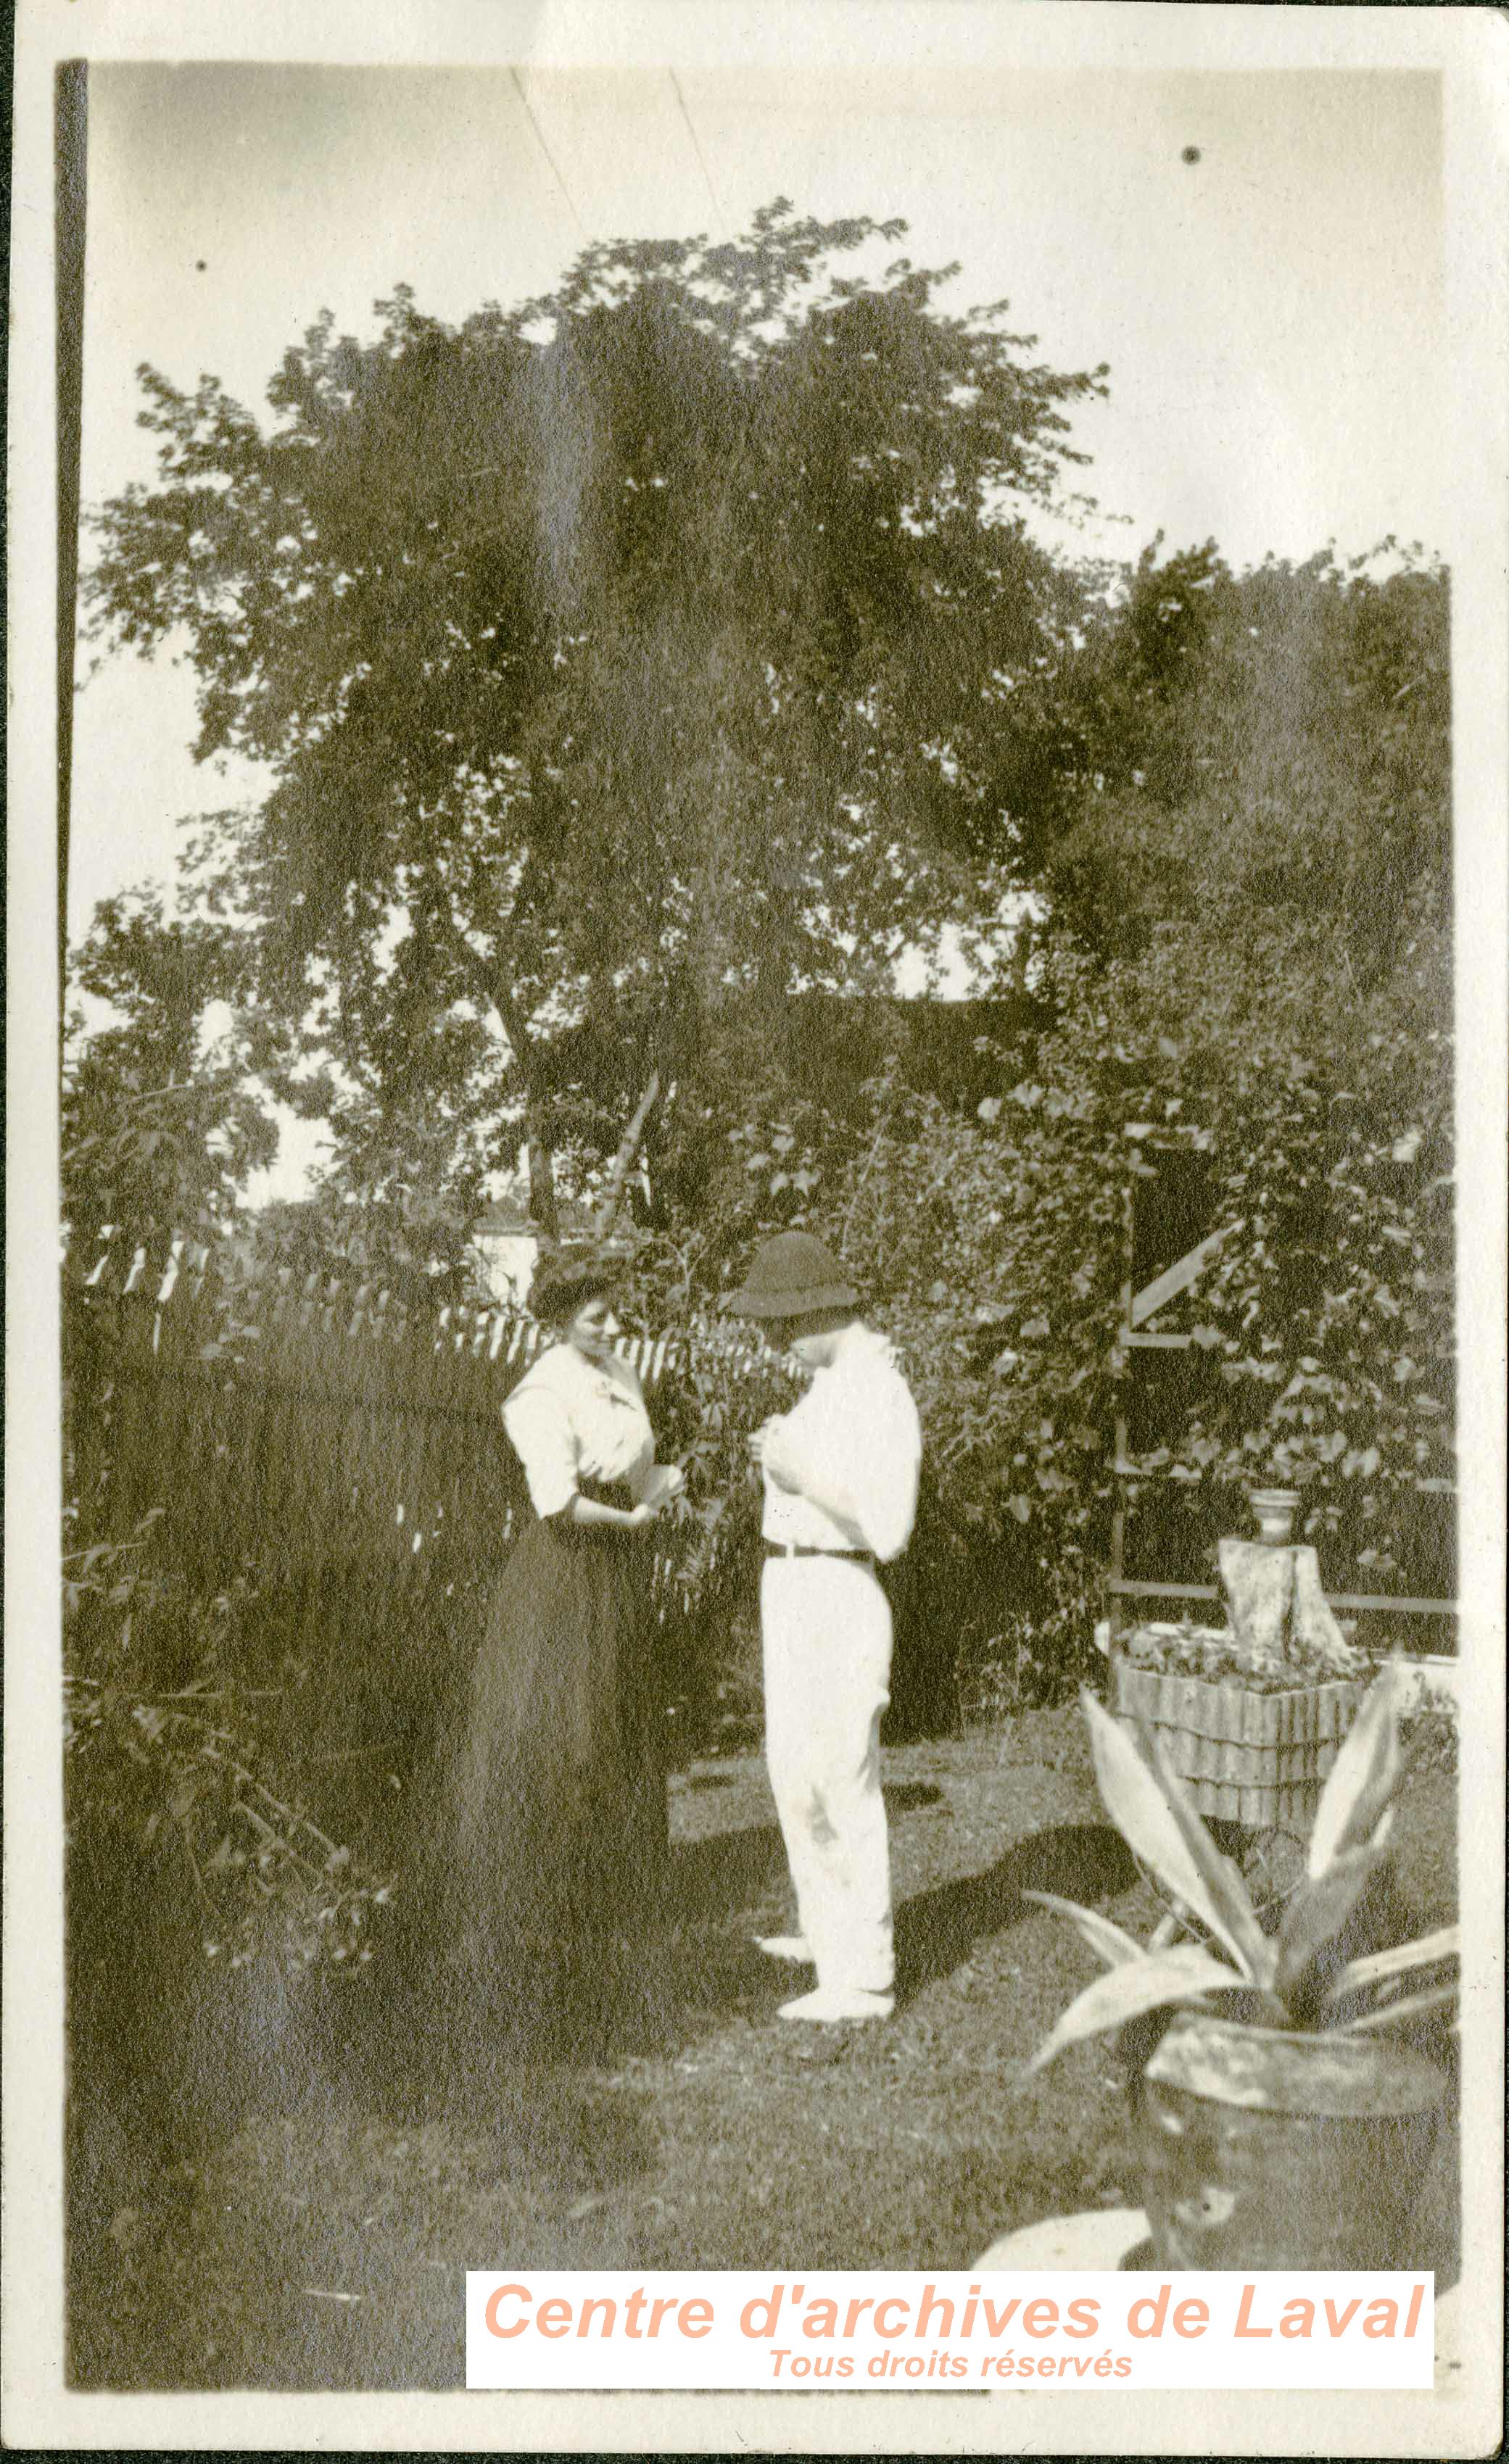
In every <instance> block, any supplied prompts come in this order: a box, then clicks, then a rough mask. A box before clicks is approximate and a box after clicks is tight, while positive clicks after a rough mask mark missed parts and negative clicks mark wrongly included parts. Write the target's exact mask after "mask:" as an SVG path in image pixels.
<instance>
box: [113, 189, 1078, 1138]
mask: <svg viewBox="0 0 1509 2464" xmlns="http://www.w3.org/2000/svg"><path fill="white" fill-rule="evenodd" d="M902 229H903V226H902V225H900V224H899V223H896V224H884V225H876V224H873V223H871V222H870V221H868V220H862V219H861V220H853V221H846V222H839V223H834V224H830V225H827V226H824V225H820V224H817V223H814V222H810V221H802V220H798V219H796V218H794V217H793V216H792V215H791V213H790V211H789V209H788V208H787V207H786V206H785V205H784V204H778V205H777V206H775V207H772V208H770V209H766V210H765V211H763V212H762V213H761V214H760V215H758V216H757V217H756V219H755V226H754V229H753V231H752V232H751V233H750V234H749V235H748V237H747V238H745V239H744V240H743V241H742V242H740V243H738V244H737V245H730V246H726V247H710V246H708V245H707V244H706V243H705V242H702V241H688V242H666V243H655V244H632V245H631V244H627V243H624V244H615V245H613V246H611V247H600V248H593V249H589V250H588V251H587V252H585V253H584V254H583V255H582V256H581V258H580V259H579V260H578V262H577V264H576V266H575V267H574V269H573V270H572V272H571V274H570V275H569V276H568V277H567V279H566V281H565V282H564V283H563V284H562V286H561V287H560V289H559V290H558V291H557V292H556V293H555V294H553V295H552V296H551V297H548V298H544V299H541V300H535V301H531V302H528V303H525V304H524V305H523V306H521V307H520V308H518V309H516V310H514V311H512V312H509V313H506V314H505V313H504V312H502V311H500V310H499V309H498V308H496V307H489V308H486V309H484V310H483V311H481V312H480V313H479V314H478V315H477V316H474V317H473V318H471V319H468V320H467V321H466V323H465V324H463V325H462V326H461V327H460V328H459V330H453V329H450V328H448V327H446V326H444V325H442V324H440V323H438V322H437V321H435V320H434V319H431V318H428V317H426V316H424V315H423V314H422V313H421V312H420V310H419V309H418V308H417V306H416V305H415V302H414V300H413V298H412V297H411V295H410V294H409V293H408V292H407V291H403V290H400V291H398V292H397V293H395V295H394V297H393V298H392V299H391V300H389V301H388V302H386V303H383V308H384V316H385V323H384V328H383V331H382V333H381V335H380V336H379V338H378V340H377V341H374V342H372V343H370V344H367V345H362V344H359V343H357V342H356V341H351V340H350V339H348V338H344V337H338V336H337V335H336V333H335V331H334V327H333V323H332V320H331V319H329V318H328V317H325V318H323V319H322V320H321V321H320V322H319V323H318V324H317V325H315V326H314V327H313V328H312V329H311V330H310V332H309V333H308V335H307V336H306V338H305V341H304V343H303V345H302V347H301V348H300V349H297V350H291V351H290V352H289V353H288V354H287V356H286V358H285V360H284V363H283V365H282V367H281V369H280V370H279V372H278V374H277V377H276V378H275V379H274V381H273V384H272V386H271V388H270V392H269V401H270V404H271V407H272V409H273V411H274V413H275V420H274V423H273V425H272V426H271V428H270V429H264V428H263V427H261V426H260V425H259V424H258V423H257V421H256V420H255V418H254V417H253V416H252V415H251V414H250V413H249V412H248V411H246V410H244V409H243V408H241V407H239V406H238V405H236V404H235V403H233V401H231V400H230V398H229V397H228V396H227V395H226V394H225V392H224V391H223V389H222V387H221V386H220V385H219V384H218V383H217V382H215V381H214V380H213V379H209V378H207V379H205V380H204V381H203V382H202V384H201V385H200V386H199V387H198V389H197V390H196V391H195V392H193V393H182V392H179V391H178V390H176V389H175V388H174V387H173V386H172V385H169V384H168V383H167V382H166V380H165V379H163V378H162V377H160V376H158V375H156V374H154V373H153V372H152V371H150V370H144V371H143V380H144V386H145V389H146V392H147V396H148V407H147V409H146V410H145V411H144V414H143V418H144V424H145V425H146V426H147V427H148V428H149V429H152V430H153V431H154V432H155V434H156V435H157V437H158V439H159V478H158V481H157V484H156V485H155V486H153V487H150V488H140V487H138V488H132V489H130V490H128V491H127V492H126V493H125V494H124V495H122V496H121V497H119V498H116V499H115V500H113V501H112V502H111V503H109V504H108V505H107V506H106V507H105V509H104V511H103V514H102V517H100V554H99V557H98V559H97V561H96V563H95V566H94V569H93V573H92V577H91V580H90V583H89V588H90V591H91V595H92V603H93V611H94V624H95V627H96V630H97V632H98V633H99V634H100V636H102V637H103V638H105V639H106V640H108V641H110V642H112V643H116V644H122V645H127V646H130V647H133V648H135V649H139V650H143V651H147V650H150V649H153V648H154V647H155V646H157V645H158V644H160V643H161V642H162V641H163V640H164V639H165V637H166V636H167V635H169V634H170V633H177V632H179V631H180V628H181V630H182V633H184V634H187V638H188V643H189V655H190V657H191V660H192V663H193V666H194V668H195V670H196V671H197V675H198V679H199V702H200V716H201V732H200V737H199V743H198V748H197V750H198V752H199V754H200V755H201V756H202V757H209V756H211V755H213V754H215V753H216V752H219V751H222V750H228V749H229V750H233V751H235V752H237V753H241V754H245V755H249V756H254V757H255V758H257V759H260V760H262V761H264V762H266V763H268V764H269V765H271V769H272V772H273V777H274V785H273V788H272V791H271V793H270V795H269V796H268V798H267V800H266V802H265V803H264V804H263V806H262V807H261V809H260V810H259V811H258V812H257V813H256V814H255V816H253V817H252V818H251V819H250V822H249V824H248V826H247V828H246V830H245V832H244V834H243V837H242V841H241V843H240V845H239V846H238V847H237V848H236V850H235V865H236V869H237V873H238V887H239V891H240V894H241V896H242V899H243V902H245V903H249V904H250V906H251V908H252V909H253V910H254V911H255V913H257V914H258V915H259V916H260V917H261V918H262V919H263V923H264V930H263V933H262V935H261V942H262V959H263V964H262V979H261V980H262V991H263V994H264V996H266V997H270V998H271V999H272V1000H273V1001H274V1003H275V1005H276V1006H277V1008H278V1009H279V1010H280V1012H281V1014H282V1015H284V1017H285V1018H287V1019H288V1020H289V1021H290V1022H295V1021H297V1022H298V1023H299V1025H300V1030H301V1031H302V1032H303V1033H304V1035H305V1036H306V1038H307V1039H308V1041H309V1042H310V1043H311V1044H314V1045H325V1046H326V1047H327V1048H330V1049H332V1050H334V1051H335V1052H336V1053H337V1054H338V1056H339V1058H340V1061H341V1063H342V1065H343V1067H344V1071H345V1072H346V1074H347V1077H348V1079H349V1080H350V1081H352V1082H354V1083H355V1084H357V1085H358V1086H359V1087H361V1088H362V1089H365V1090H366V1096H367V1098H368V1099H369V1100H370V1101H372V1102H375V1103H376V1104H377V1105H378V1106H379V1107H380V1108H381V1109H382V1110H383V1111H385V1112H389V1113H392V1114H393V1115H394V1116H395V1117H396V1115H397V1114H399V1113H401V1112H402V1111H405V1110H406V1109H407V1110H409V1111H416V1110H417V1111H424V1112H426V1113H427V1114H429V1115H430V1116H432V1117H433V1111H434V1108H435V1107H437V1106H438V1107H440V1108H442V1110H445V1111H448V1112H450V1113H452V1114H454V1115H455V1119H456V1120H457V1122H458V1123H459V1122H461V1121H462V1120H463V1118H467V1117H471V1118H474V1119H475V1118H478V1117H480V1116H481V1115H483V1114H490V1115H492V1116H493V1117H495V1118H496V1116H497V1115H498V1114H499V1111H500V1110H506V1108H507V1107H508V1106H509V1104H510V1103H518V1102H524V1103H526V1104H527V1105H528V1106H529V1107H530V1109H531V1111H532V1114H533V1117H534V1122H535V1126H536V1128H537V1130H539V1131H540V1132H541V1133H543V1134H544V1135H545V1137H546V1138H547V1139H548V1140H549V1141H550V1142H552V1143H553V1142H554V1139H555V1137H556V1135H557V1133H558V1125H556V1124H555V1123H554V1122H553V1121H552V1118H551V1105H552V1102H553V1100H554V1097H555V1093H556V1092H558V1091H559V1089H558V1088H557V1087H553V1081H556V1080H558V1078H559V1071H558V1070H553V1069H552V1066H551V1060H550V1047H551V1043H552V1039H553V1038H555V1037H556V1036H558V1035H559V1033H560V1032H561V1030H563V1029H564V1028H565V1027H566V1026H568V1025H569V1026H575V1027H576V1028H577V1029H578V1030H580V1029H581V1028H582V1027H583V1026H584V1025H585V1026H587V1027H588V1028H589V1029H590V1030H591V1035H592V1039H593V1041H594V1045H595V1048H596V1050H597V1051H598V1053H599V1055H600V1056H603V1057H602V1058H600V1060H599V1064H598V1083H597V1085H596V1086H595V1088H593V1089H591V1090H590V1091H591V1092H592V1094H593V1095H594V1096H595V1097H596V1098H597V1099H598V1100H600V1101H603V1102H605V1103H606V1104H607V1106H608V1108H609V1110H610V1111H618V1112H619V1113H620V1115H621V1111H622V1108H623V1104H624V1099H625V1096H626V1094H627V1093H629V1092H630V1089H629V1083H628V1082H629V1077H632V1074H633V1072H634V1071H635V1070H637V1069H642V1067H643V1060H644V1054H645V1051H646V1049H647V1047H648V1048H650V1049H652V1051H653V1052H654V1054H655V1058H656V1059H657V1060H658V1061H659V1062H660V1063H661V1065H662V1067H664V1066H665V1065H666V1064H667V1063H668V1064H669V1067H671V1068H672V1069H674V1068H675V1067H676V1063H677V1053H678V1052H679V1053H680V1054H681V1055H682V1056H683V1057H684V1055H685V1054H686V1053H687V1052H688V1051H695V1050H698V1049H699V1048H701V1047H702V1046H703V1045H704V1044H705V1041H706V1038H707V1035H708V1033H709V1032H710V1022H716V1018H717V1015H718V1013H719V1010H720V1008H721V1004H722V1003H723V1002H724V1001H726V999H727V998H728V996H729V995H730V994H731V993H734V992H738V991H740V990H742V991H743V992H744V993H745V994H746V995H752V996H755V997H757V998H760V999H765V1000H784V999H785V997H786V996H787V994H788V992H789V991H790V990H791V989H793V988H794V987H795V986H797V985H798V984H800V983H803V982H807V983H816V984H825V983H826V984H835V983H841V982H854V981H862V980H865V979H875V978H876V977H877V974H878V972H879V971H880V970H881V969H882V968H883V966H884V964H885V963H886V961H887V960H888V958H889V957H890V955H891V954H892V953H893V952H894V951H895V950H896V949H897V948H898V947H899V946H900V945H901V943H902V942H903V941H905V942H909V943H913V944H917V945H920V946H921V947H923V948H925V947H927V946H928V944H929V942H930V941H931V939H932V938H933V937H934V936H935V935H936V934H937V932H938V930H939V929H940V927H941V925H942V924H943V922H944V921H945V920H946V919H947V918H948V917H949V916H950V915H953V914H958V913H980V912H983V913H989V912H990V909H991V907H992V906H993V904H994V902H996V901H997V900H998V899H999V895H1000V891H1001V888H1002V886H1003V884H1004V882H1005V880H1006V878H1007V877H1008V875H1007V873H1006V872H1003V871H998V870H997V869H996V868H997V867H998V866H999V864H1000V863H1001V860H1002V859H1003V858H1004V857H1007V856H1009V853H1010V845H1011V843H1012V834H1013V830H1014V829H1015V827H1016V826H1017V819H1016V816H1015V815H1014V814H1011V813H1010V807H1011V806H1012V804H1013V803H1014V802H1015V801H1016V800H1017V799H1018V798H1021V799H1023V800H1030V799H1031V798H1032V795H1033V794H1034V793H1036V792H1038V789H1039V784H1040V781H1039V777H1038V774H1039V773H1040V771H1041V766H1042V753H1041V745H1040V741H1039V737H1040V733H1041V731H1040V729H1039V728H1037V727H1036V724H1035V722H1034V720H1033V719H1032V715H1031V714H1032V712H1033V711H1034V710H1035V709H1036V708H1037V707H1038V702H1039V700H1040V694H1039V693H1038V681H1039V679H1040V677H1041V675H1042V673H1043V672H1044V670H1045V669H1046V668H1047V667H1048V666H1049V665H1050V664H1051V663H1053V662H1054V660H1056V658H1057V657H1058V656H1059V654H1060V653H1061V650H1062V647H1063V643H1064V640H1065V637H1066V627H1067V625H1068V623H1069V619H1070V615H1071V611H1072V595H1071V593H1070V592H1069V589H1068V586H1067V584H1066V583H1065V582H1064V580H1063V578H1062V577H1061V576H1060V575H1059V574H1058V573H1057V572H1056V570H1055V568H1054V564H1053V562H1052V561H1051V560H1050V559H1049V557H1048V556H1047V555H1046V554H1045V552H1044V551H1043V550H1042V549H1041V548H1040V547H1039V546H1038V545H1036V544H1035V543H1034V541H1033V540H1032V538H1031V536H1030V535H1029V532H1028V530H1027V529H1026V527H1025V526H1024V522H1023V518H1022V517H1023V513H1024V510H1026V509H1027V508H1028V507H1030V505H1032V503H1043V502H1047V501H1051V500H1052V499H1053V498H1054V494H1055V489H1056V487H1057V484H1058V481H1059V477H1060V473H1061V471H1062V467H1063V466H1064V464H1065V463H1066V462H1068V461H1070V460H1073V459H1076V458H1077V457H1076V456H1074V454H1073V451H1072V448H1071V446H1070V444H1069V441H1068V424H1069V415H1070V412H1071V411H1072V408H1073V407H1074V406H1075V405H1076V403H1077V402H1080V401H1082V400H1083V399H1084V398H1085V397H1087V396H1088V395H1090V394H1091V393H1093V392H1096V391H1098V390H1099V389H1100V388H1101V379H1102V377H1103V373H1104V372H1103V371H1096V372H1094V373H1078V374H1065V373H1060V372H1057V371H1054V370H1053V369H1050V368H1047V367H1043V366H1040V365H1037V364H1035V363H1033V362H1032V359H1031V357H1030V346H1029V343H1028V341H1026V340H1025V339H1024V338H1022V337H1018V336H1012V335H1010V334H1008V333H1006V332H1004V331H1003V330H1002V327H1001V318H1000V314H999V312H998V311H982V312H978V313H977V314H975V315H972V316H971V317H970V318H968V319H963V318H957V317H951V316H947V315H945V314H943V312H942V311H941V310H940V308H939V307H938V306H937V304H936V301H935V299H934V293H935V291H936V288H937V286H938V284H939V282H940V281H941V280H942V279H943V276H942V275H935V274H928V273H924V272H921V271H918V270H916V269H914V268H913V267H912V266H911V265H910V264H909V263H908V262H907V260H906V259H904V258H901V259H899V260H897V261H895V262H893V263H892V264H891V265H890V266H889V267H888V268H887V269H886V270H885V271H884V272H883V273H881V274H879V275H877V276H875V277H874V278H871V277H869V276H866V275H858V274H855V275H840V274H835V273H834V272H833V271H832V268H833V265H834V262H835V261H836V260H841V259H842V258H843V256H844V255H845V254H848V253H854V252H856V251H858V250H860V249H861V248H862V247H864V246H866V245H867V244H873V243H876V242H881V241H883V242H894V241H895V240H896V239H898V238H899V236H900V233H901V231H902ZM949 271H950V272H951V271H952V269H949ZM1008 820H1010V827H1009V826H1008V825H1007V824H1008ZM499 1026H500V1028H501V1033H499ZM631 1056H632V1058H631ZM626 1071H627V1073H628V1075H627V1076H626V1075H625V1072H626Z"/></svg>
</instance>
